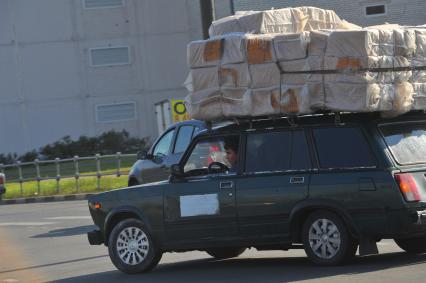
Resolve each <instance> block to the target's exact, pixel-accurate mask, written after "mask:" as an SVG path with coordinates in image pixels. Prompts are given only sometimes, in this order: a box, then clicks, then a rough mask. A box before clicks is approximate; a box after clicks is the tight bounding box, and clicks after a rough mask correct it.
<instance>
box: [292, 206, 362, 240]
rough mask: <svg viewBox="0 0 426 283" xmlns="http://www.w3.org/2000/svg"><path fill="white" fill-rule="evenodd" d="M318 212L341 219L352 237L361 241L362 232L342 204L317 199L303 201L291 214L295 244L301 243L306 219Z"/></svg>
mask: <svg viewBox="0 0 426 283" xmlns="http://www.w3.org/2000/svg"><path fill="white" fill-rule="evenodd" d="M316 210H326V211H330V212H332V213H335V214H336V215H337V216H339V217H341V218H342V220H343V222H344V224H345V225H346V227H347V228H348V231H349V233H350V234H351V236H352V237H354V238H356V239H359V238H360V231H359V228H358V227H357V226H356V224H355V222H354V221H353V219H352V217H351V215H350V214H349V212H348V211H347V209H345V208H344V207H343V206H342V205H341V204H340V203H338V202H335V201H330V200H324V199H317V200H308V201H303V202H301V203H299V204H297V205H296V206H295V207H294V208H293V210H292V211H291V213H290V231H291V236H292V240H293V241H294V242H300V241H301V234H302V227H303V223H304V222H305V220H306V218H307V217H308V216H309V215H310V214H311V213H312V212H314V211H316Z"/></svg>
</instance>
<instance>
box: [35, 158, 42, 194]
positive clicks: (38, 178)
mask: <svg viewBox="0 0 426 283" xmlns="http://www.w3.org/2000/svg"><path fill="white" fill-rule="evenodd" d="M39 161H40V160H38V159H36V160H34V165H35V169H36V174H37V195H40V191H41V190H40V181H41V175H40V164H39Z"/></svg>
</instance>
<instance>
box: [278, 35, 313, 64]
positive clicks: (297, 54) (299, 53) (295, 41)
mask: <svg viewBox="0 0 426 283" xmlns="http://www.w3.org/2000/svg"><path fill="white" fill-rule="evenodd" d="M308 41H309V32H303V33H286V34H278V35H276V36H275V37H274V49H275V52H276V56H277V60H278V61H290V60H297V59H303V58H305V57H306V56H307V55H308V51H307V47H308Z"/></svg>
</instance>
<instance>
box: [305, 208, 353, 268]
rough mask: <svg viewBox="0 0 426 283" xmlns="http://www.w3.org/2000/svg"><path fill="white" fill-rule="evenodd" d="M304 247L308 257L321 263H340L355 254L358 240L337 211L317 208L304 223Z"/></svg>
mask: <svg viewBox="0 0 426 283" xmlns="http://www.w3.org/2000/svg"><path fill="white" fill-rule="evenodd" d="M302 240H303V247H304V249H305V252H306V254H307V256H308V258H309V259H310V260H311V261H312V262H314V263H316V264H319V265H339V264H343V263H345V262H347V261H348V260H350V259H351V258H353V257H354V256H355V253H356V250H357V246H358V244H357V242H356V241H355V239H353V238H352V236H351V235H350V233H349V231H348V229H347V227H346V225H345V223H344V222H343V220H342V219H341V218H340V217H339V216H337V215H336V214H335V213H332V212H329V211H325V210H317V211H314V212H313V213H311V214H310V215H309V216H308V218H307V219H306V221H305V223H304V224H303V229H302Z"/></svg>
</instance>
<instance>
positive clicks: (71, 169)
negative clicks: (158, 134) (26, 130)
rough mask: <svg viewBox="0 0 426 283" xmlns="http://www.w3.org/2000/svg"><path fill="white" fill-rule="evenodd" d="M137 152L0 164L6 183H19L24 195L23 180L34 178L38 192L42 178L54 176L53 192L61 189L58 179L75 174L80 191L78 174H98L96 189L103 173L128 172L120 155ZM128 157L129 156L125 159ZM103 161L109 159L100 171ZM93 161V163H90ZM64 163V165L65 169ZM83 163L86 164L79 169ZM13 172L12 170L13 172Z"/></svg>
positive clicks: (122, 156)
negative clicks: (54, 187)
mask: <svg viewBox="0 0 426 283" xmlns="http://www.w3.org/2000/svg"><path fill="white" fill-rule="evenodd" d="M136 156H137V154H122V153H120V152H117V153H116V154H113V155H100V154H96V155H95V156H89V157H79V156H74V157H73V158H66V159H59V158H55V159H54V160H38V159H35V160H34V161H33V162H20V161H18V162H16V163H15V164H8V165H4V164H0V172H1V173H4V174H5V175H6V177H7V178H6V180H7V182H8V183H16V182H17V183H19V184H20V191H21V195H23V183H25V182H31V181H37V192H38V194H40V191H41V185H40V182H41V181H45V180H56V192H57V193H60V191H61V187H60V181H61V179H69V178H74V179H75V182H76V190H77V192H78V191H79V187H80V185H79V180H80V178H81V177H97V187H96V188H97V190H100V188H101V178H102V177H103V176H113V175H116V176H117V177H120V176H121V175H128V173H129V172H128V171H123V170H122V161H123V159H132V160H131V163H133V162H134V161H136ZM128 161H130V160H128ZM102 162H104V163H105V162H109V164H108V165H109V166H108V169H106V170H105V169H104V171H102V167H103V166H102ZM91 163H92V164H91ZM64 167H66V169H64ZM82 167H86V168H85V169H82ZM14 170H16V172H13V171H14ZM14 173H15V174H14Z"/></svg>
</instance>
